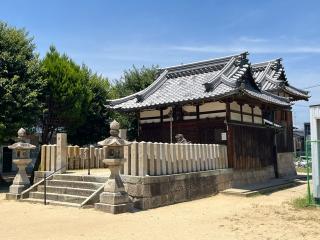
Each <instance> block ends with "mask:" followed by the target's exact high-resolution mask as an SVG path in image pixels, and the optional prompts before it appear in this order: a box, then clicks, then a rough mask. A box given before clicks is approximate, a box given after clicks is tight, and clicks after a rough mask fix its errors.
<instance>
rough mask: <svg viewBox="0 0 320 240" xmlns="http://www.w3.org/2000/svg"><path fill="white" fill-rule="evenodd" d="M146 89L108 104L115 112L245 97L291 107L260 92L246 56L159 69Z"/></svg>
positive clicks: (279, 99)
mask: <svg viewBox="0 0 320 240" xmlns="http://www.w3.org/2000/svg"><path fill="white" fill-rule="evenodd" d="M160 72H161V74H160V76H159V77H158V78H157V79H156V80H155V81H154V82H153V83H152V84H151V85H150V86H149V87H147V88H146V89H144V90H142V91H140V92H138V93H135V94H132V95H130V96H127V97H124V98H120V99H116V100H112V101H109V102H108V105H109V107H110V108H113V109H122V110H130V109H138V108H147V107H155V106H165V105H170V104H172V103H183V102H192V101H195V102H196V101H200V100H206V99H208V100H209V99H211V100H213V99H214V100H218V99H221V98H224V97H227V96H233V95H236V94H239V93H241V94H244V95H247V96H249V97H251V98H255V99H257V100H259V101H261V102H266V103H270V104H274V105H279V106H289V105H290V103H289V102H288V100H287V99H286V98H283V97H279V96H276V95H273V94H271V93H268V92H265V91H261V90H260V89H259V88H258V87H257V85H256V84H255V83H254V81H253V78H252V77H250V76H251V71H250V63H249V60H248V58H247V53H242V54H239V55H233V56H229V57H224V58H218V59H213V60H208V61H203V62H197V63H191V64H186V65H181V66H174V67H168V68H163V69H160Z"/></svg>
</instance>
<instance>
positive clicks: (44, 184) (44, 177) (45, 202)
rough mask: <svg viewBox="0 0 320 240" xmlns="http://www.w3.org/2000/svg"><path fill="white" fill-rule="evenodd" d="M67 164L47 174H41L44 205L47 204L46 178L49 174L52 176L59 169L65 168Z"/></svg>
mask: <svg viewBox="0 0 320 240" xmlns="http://www.w3.org/2000/svg"><path fill="white" fill-rule="evenodd" d="M66 167H67V165H64V166H62V167H61V168H59V169H56V170H55V171H54V172H52V173H50V174H49V175H46V174H44V175H43V203H44V205H47V179H48V178H49V177H51V176H53V175H54V174H55V173H56V172H58V171H60V170H61V169H63V168H66Z"/></svg>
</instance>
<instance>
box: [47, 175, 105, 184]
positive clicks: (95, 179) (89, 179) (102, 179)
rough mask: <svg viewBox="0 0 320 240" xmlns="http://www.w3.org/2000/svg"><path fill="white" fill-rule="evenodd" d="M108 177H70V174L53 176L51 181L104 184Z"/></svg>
mask: <svg viewBox="0 0 320 240" xmlns="http://www.w3.org/2000/svg"><path fill="white" fill-rule="evenodd" d="M107 179H108V177H101V176H88V175H70V174H55V175H53V180H66V181H78V182H81V181H82V182H95V183H105V182H106V181H107Z"/></svg>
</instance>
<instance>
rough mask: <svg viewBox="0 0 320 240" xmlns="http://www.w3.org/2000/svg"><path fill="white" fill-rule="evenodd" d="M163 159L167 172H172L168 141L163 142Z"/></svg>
mask: <svg viewBox="0 0 320 240" xmlns="http://www.w3.org/2000/svg"><path fill="white" fill-rule="evenodd" d="M164 152H165V161H166V165H167V174H172V162H171V156H170V145H169V144H168V143H165V144H164Z"/></svg>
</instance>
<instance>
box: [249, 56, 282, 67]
mask: <svg viewBox="0 0 320 240" xmlns="http://www.w3.org/2000/svg"><path fill="white" fill-rule="evenodd" d="M269 63H278V64H281V65H282V58H276V59H272V60H268V61H263V62H258V63H253V64H252V67H253V68H258V67H264V66H265V65H268V64H269Z"/></svg>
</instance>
